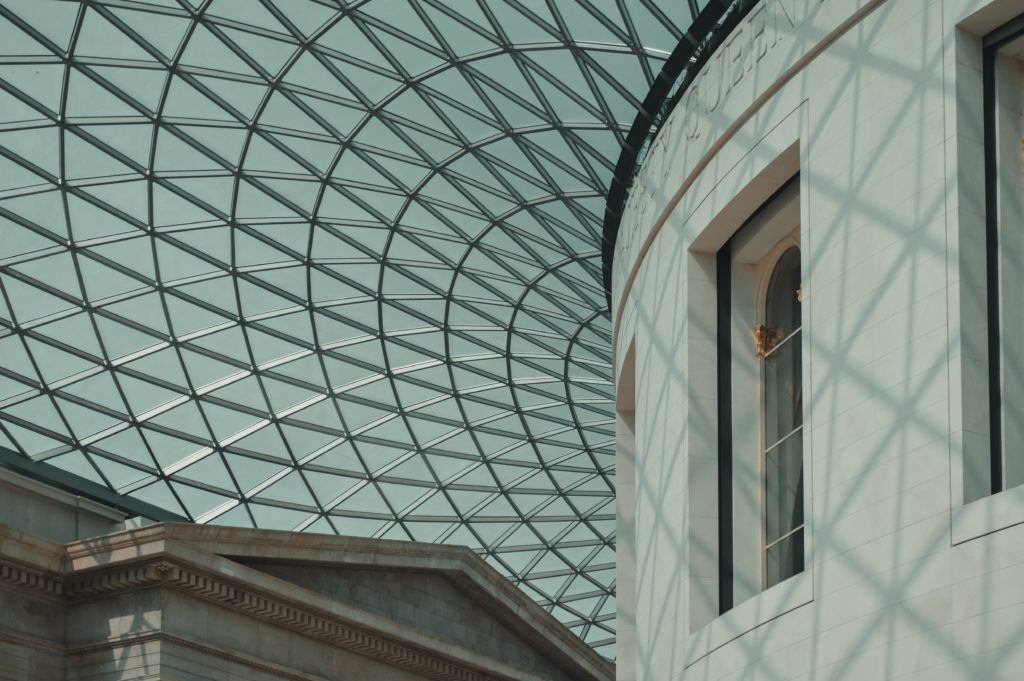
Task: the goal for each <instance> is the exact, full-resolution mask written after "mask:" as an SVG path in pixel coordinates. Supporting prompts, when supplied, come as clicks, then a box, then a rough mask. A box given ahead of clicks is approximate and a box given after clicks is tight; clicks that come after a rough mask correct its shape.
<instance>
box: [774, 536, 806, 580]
mask: <svg viewBox="0 0 1024 681" xmlns="http://www.w3.org/2000/svg"><path fill="white" fill-rule="evenodd" d="M803 570H804V531H803V530H802V529H801V530H800V531H799V532H794V533H793V534H792V535H791V536H789V537H786V538H785V539H784V540H782V541H780V542H779V543H778V544H776V545H775V546H772V547H771V548H769V549H768V553H767V555H766V556H765V586H766V587H769V586H775V585H776V584H778V583H779V582H781V581H783V580H786V579H789V578H790V577H792V576H793V575H795V574H797V573H799V572H803Z"/></svg>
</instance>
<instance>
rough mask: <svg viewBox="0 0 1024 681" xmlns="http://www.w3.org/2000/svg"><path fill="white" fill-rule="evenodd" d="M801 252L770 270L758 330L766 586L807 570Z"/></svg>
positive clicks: (794, 252) (793, 249) (793, 252)
mask: <svg viewBox="0 0 1024 681" xmlns="http://www.w3.org/2000/svg"><path fill="white" fill-rule="evenodd" d="M801 297H802V296H801V292H800V249H799V248H798V247H796V246H793V247H791V248H789V249H788V250H786V251H785V252H784V253H783V254H782V256H781V257H780V258H779V260H778V262H777V263H776V265H775V269H774V270H773V271H772V275H771V279H770V280H769V283H768V288H767V291H766V294H765V300H764V325H762V326H761V327H759V328H758V336H759V343H758V345H759V353H758V354H760V355H762V357H763V373H762V376H763V383H764V396H763V418H764V444H763V446H764V464H763V465H764V469H763V470H764V505H765V508H764V518H765V524H764V553H765V555H764V580H765V587H766V588H767V587H770V586H773V585H774V584H778V583H779V582H781V581H783V580H785V579H788V578H790V577H792V576H793V575H795V574H797V573H799V572H802V571H803V569H804V533H803V529H804V507H803V486H804V484H803V401H802V399H801V392H802V391H801V387H802V385H803V383H802V379H803V377H802V371H801V333H800V329H801V326H800V303H801Z"/></svg>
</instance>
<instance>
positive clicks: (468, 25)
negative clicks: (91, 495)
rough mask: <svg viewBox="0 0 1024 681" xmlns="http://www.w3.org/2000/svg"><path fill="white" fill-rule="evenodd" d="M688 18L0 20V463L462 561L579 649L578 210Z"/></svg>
mask: <svg viewBox="0 0 1024 681" xmlns="http://www.w3.org/2000/svg"><path fill="white" fill-rule="evenodd" d="M701 4H702V5H703V4H704V3H703V2H702V3H701ZM696 10H697V5H696V4H693V3H692V2H691V3H690V4H687V3H683V2H675V1H673V2H668V1H667V0H665V1H664V2H655V1H654V0H575V1H573V2H569V1H568V0H567V1H565V2H563V1H562V0H559V1H558V2H541V1H540V0H506V1H503V2H498V1H493V0H490V1H487V2H484V1H483V0H480V1H479V2H476V1H471V0H448V1H447V2H444V1H441V0H367V1H364V2H355V1H353V2H347V3H343V2H330V1H327V0H213V1H212V2H210V1H203V2H200V1H199V0H196V1H194V2H189V1H186V0H178V1H175V0H148V1H146V2H141V1H132V0H110V1H109V2H101V1H89V2H55V1H40V0H2V1H0V51H2V52H3V56H2V57H0V294H2V295H0V446H4V447H7V448H8V449H11V450H15V451H17V452H18V453H19V454H20V455H22V456H25V457H29V458H31V459H33V460H36V461H46V462H48V463H50V464H53V465H55V466H57V467H59V468H61V469H64V470H66V471H69V472H72V473H75V474H77V475H79V476H82V477H85V478H88V479H91V480H93V481H96V482H99V483H101V484H103V485H105V486H108V487H109V488H111V489H112V490H114V491H116V492H118V493H121V494H124V495H129V496H132V497H137V498H139V499H142V500H145V501H147V502H150V503H153V504H156V505H158V506H161V507H164V508H167V509H169V510H171V511H174V512H177V513H179V514H181V515H183V516H185V517H187V518H189V519H192V520H195V521H197V522H200V523H224V524H231V525H243V526H257V527H267V528H278V529H294V530H308V531H314V532H328V533H334V532H337V533H341V534H352V535H364V536H374V537H385V538H395V539H414V540H417V541H425V542H444V543H455V544H467V545H469V546H471V547H472V548H474V549H475V550H477V551H478V552H480V553H481V554H482V555H484V557H485V558H486V560H487V561H488V562H489V563H490V564H491V565H493V566H494V567H496V568H497V569H498V570H500V571H501V572H502V573H504V574H506V575H507V576H508V577H509V578H510V579H512V580H513V581H515V582H516V583H517V584H519V585H520V586H521V587H522V588H523V589H525V590H526V592H528V593H529V594H530V595H532V596H533V597H534V598H536V599H537V600H538V601H539V602H541V603H542V604H543V605H544V606H545V607H546V608H547V609H548V610H550V611H552V612H553V613H554V615H555V616H556V617H557V618H558V619H560V620H561V621H562V622H564V623H566V624H567V625H568V626H569V627H570V628H571V629H572V630H573V631H574V632H576V633H577V634H578V635H579V636H581V637H582V638H583V639H584V640H585V641H587V642H588V643H590V644H591V645H593V646H595V647H596V648H597V649H598V650H599V651H601V652H603V653H604V654H606V655H609V656H613V655H614V614H615V606H614V592H615V552H614V544H615V516H614V474H615V469H614V446H613V439H614V419H613V391H612V384H611V381H610V366H609V355H610V351H609V350H610V330H609V329H610V324H609V317H608V311H607V307H606V304H605V297H604V291H603V288H602V284H601V264H600V230H601V223H602V212H603V209H604V201H605V195H606V191H607V187H608V184H609V180H610V178H611V176H612V171H613V167H614V164H615V161H616V159H617V158H618V154H619V148H620V145H621V144H622V141H623V139H624V135H625V133H626V132H627V130H628V128H629V125H630V124H631V123H632V121H633V118H634V116H635V115H636V112H637V108H638V107H639V105H640V100H641V99H642V98H643V97H644V95H645V94H646V92H647V90H648V88H649V86H650V83H651V81H652V78H653V76H654V75H655V74H657V72H658V70H659V69H660V67H661V62H662V61H663V60H664V59H665V57H667V55H668V52H669V51H671V50H672V48H673V47H675V45H676V43H677V42H678V40H679V38H680V36H681V32H680V28H679V27H680V26H684V27H685V26H686V25H688V24H689V23H690V21H691V18H692V14H691V12H695V11H696Z"/></svg>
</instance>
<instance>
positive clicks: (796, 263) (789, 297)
mask: <svg viewBox="0 0 1024 681" xmlns="http://www.w3.org/2000/svg"><path fill="white" fill-rule="evenodd" d="M799 288H800V249H799V248H797V247H796V246H794V247H792V248H790V249H789V250H788V251H786V252H785V253H783V254H782V257H781V258H779V262H778V263H776V265H775V271H774V272H772V279H771V281H770V282H769V283H768V294H767V298H766V299H765V322H766V323H767V324H768V326H771V327H775V328H776V329H779V330H780V331H781V332H782V337H783V338H784V337H786V336H788V335H789V334H791V333H793V332H794V331H796V330H797V329H798V328H800V297H799V296H798V295H797V291H798V290H799Z"/></svg>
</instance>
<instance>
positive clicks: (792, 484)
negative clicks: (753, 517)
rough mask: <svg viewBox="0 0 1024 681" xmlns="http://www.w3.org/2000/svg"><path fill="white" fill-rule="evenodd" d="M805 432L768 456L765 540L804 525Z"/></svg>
mask: <svg viewBox="0 0 1024 681" xmlns="http://www.w3.org/2000/svg"><path fill="white" fill-rule="evenodd" d="M803 472H804V464H803V431H800V432H797V433H794V434H793V435H792V437H790V438H789V439H787V440H786V441H785V442H783V443H782V444H780V445H779V446H778V447H776V448H774V449H772V450H771V451H769V452H768V453H767V454H766V455H765V540H766V542H767V543H769V544H770V543H772V542H773V541H775V540H776V539H778V538H779V537H781V536H782V535H784V534H786V533H787V532H789V531H790V530H792V529H794V528H796V527H800V526H801V525H803V523H804V506H803V497H804V476H803Z"/></svg>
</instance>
